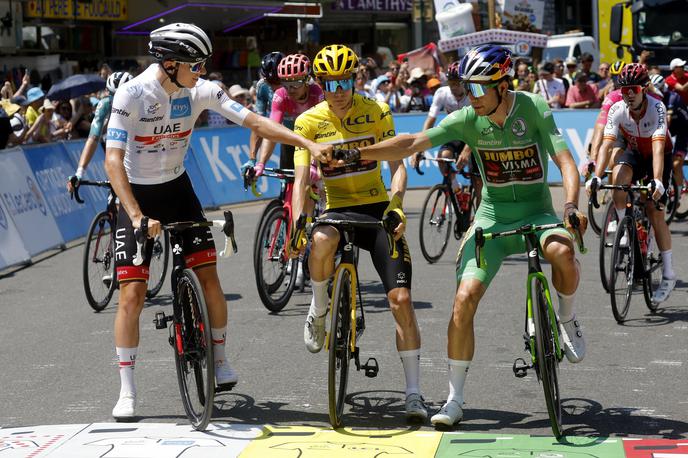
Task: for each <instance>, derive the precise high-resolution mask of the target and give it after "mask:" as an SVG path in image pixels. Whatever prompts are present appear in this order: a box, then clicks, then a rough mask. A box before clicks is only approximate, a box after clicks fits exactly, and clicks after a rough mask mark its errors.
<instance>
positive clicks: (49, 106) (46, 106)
mask: <svg viewBox="0 0 688 458" xmlns="http://www.w3.org/2000/svg"><path fill="white" fill-rule="evenodd" d="M43 110H55V105H53V103H52V102H51V101H50V100H48V99H43V106H42V107H40V108H39V109H38V111H41V112H42V111H43Z"/></svg>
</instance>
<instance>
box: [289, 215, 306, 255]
mask: <svg viewBox="0 0 688 458" xmlns="http://www.w3.org/2000/svg"><path fill="white" fill-rule="evenodd" d="M308 220H310V218H308ZM292 246H295V247H296V250H292V249H291V247H292ZM307 246H308V237H307V235H306V228H302V229H301V230H297V229H296V227H292V230H291V239H290V240H289V243H288V244H287V256H288V257H289V258H290V259H294V258H298V257H299V256H300V255H302V254H305V253H306V247H307Z"/></svg>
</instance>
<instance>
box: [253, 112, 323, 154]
mask: <svg viewBox="0 0 688 458" xmlns="http://www.w3.org/2000/svg"><path fill="white" fill-rule="evenodd" d="M244 127H247V128H249V129H251V130H254V131H255V132H256V133H257V134H258V135H259V136H260V137H262V138H263V139H264V140H263V141H265V140H271V141H273V142H275V143H286V144H288V145H294V146H297V147H300V148H304V149H308V150H309V151H310V152H311V154H313V156H314V157H315V158H316V159H318V160H323V161H325V162H327V161H329V158H321V157H320V156H321V155H322V152H323V151H328V150H331V149H332V146H331V145H324V144H323V145H319V144H317V143H315V142H313V141H312V140H308V139H307V138H305V137H302V136H301V135H298V134H295V133H294V132H292V131H291V130H289V129H287V128H286V127H284V126H283V125H282V124H278V123H276V122H275V121H272V120H270V119H268V118H264V117H263V116H259V115H257V114H255V113H248V115H246V119H244Z"/></svg>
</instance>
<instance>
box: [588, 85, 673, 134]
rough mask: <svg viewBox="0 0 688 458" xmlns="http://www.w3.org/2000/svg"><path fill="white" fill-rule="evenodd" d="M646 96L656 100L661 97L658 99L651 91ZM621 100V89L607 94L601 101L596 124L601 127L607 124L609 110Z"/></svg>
mask: <svg viewBox="0 0 688 458" xmlns="http://www.w3.org/2000/svg"><path fill="white" fill-rule="evenodd" d="M647 95H650V96H652V97H654V98H656V99H657V100H662V98H661V97H659V96H658V95H657V94H655V93H654V92H652V91H648V92H647ZM621 100H623V96H622V95H621V89H614V90H613V91H611V92H610V93H609V94H607V95H606V97H605V98H604V101H602V108H600V114H599V116H597V124H600V125H602V126H604V125H605V124H607V117H608V116H609V109H610V108H611V107H612V105H614V104H615V103H616V102H620V101H621Z"/></svg>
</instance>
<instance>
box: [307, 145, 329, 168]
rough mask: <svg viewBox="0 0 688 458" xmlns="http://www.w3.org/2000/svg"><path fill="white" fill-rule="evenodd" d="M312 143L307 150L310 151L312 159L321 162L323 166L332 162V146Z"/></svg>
mask: <svg viewBox="0 0 688 458" xmlns="http://www.w3.org/2000/svg"><path fill="white" fill-rule="evenodd" d="M312 143H313V145H312V146H311V147H310V148H308V149H309V150H310V152H311V155H312V156H313V158H314V159H315V160H316V161H318V162H322V163H323V164H329V163H330V161H332V145H328V144H325V143H315V142H312Z"/></svg>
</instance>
